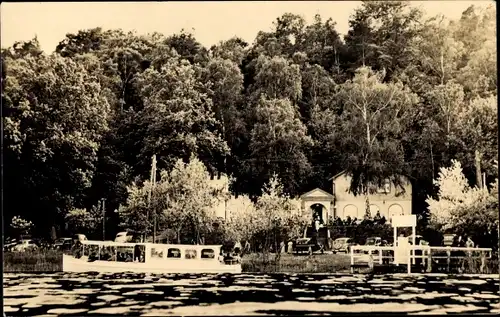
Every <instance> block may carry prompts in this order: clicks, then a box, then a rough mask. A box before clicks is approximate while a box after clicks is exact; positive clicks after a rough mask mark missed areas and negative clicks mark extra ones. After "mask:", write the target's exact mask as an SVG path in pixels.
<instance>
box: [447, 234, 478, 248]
mask: <svg viewBox="0 0 500 317" xmlns="http://www.w3.org/2000/svg"><path fill="white" fill-rule="evenodd" d="M452 246H453V247H462V248H463V247H467V248H474V247H475V243H474V241H472V239H471V237H467V236H465V237H464V238H462V236H461V235H459V236H457V237H455V239H454V241H453V244H452Z"/></svg>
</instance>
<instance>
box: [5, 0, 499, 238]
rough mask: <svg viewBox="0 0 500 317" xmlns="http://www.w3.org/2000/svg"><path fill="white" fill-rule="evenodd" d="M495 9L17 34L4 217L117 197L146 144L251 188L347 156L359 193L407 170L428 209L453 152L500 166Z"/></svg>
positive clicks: (324, 173)
mask: <svg viewBox="0 0 500 317" xmlns="http://www.w3.org/2000/svg"><path fill="white" fill-rule="evenodd" d="M339 5H340V4H339ZM495 16H496V10H495V8H494V7H491V8H488V9H486V10H479V9H478V8H475V7H470V8H469V9H467V10H466V11H465V12H463V15H462V17H461V18H460V19H459V20H457V21H447V20H446V19H445V18H444V17H440V16H437V17H434V18H431V19H427V18H424V15H423V12H421V11H420V10H419V9H417V8H415V7H414V6H412V5H410V4H409V3H407V2H374V1H369V2H364V3H363V4H362V5H361V6H360V7H359V9H358V10H356V11H355V12H353V15H352V16H351V18H350V20H349V26H350V28H349V32H348V34H347V35H346V36H345V37H342V36H341V35H340V34H339V33H338V32H337V31H336V29H335V28H336V24H335V21H332V20H331V19H328V20H326V21H325V20H324V19H322V18H321V17H320V16H319V15H317V16H315V17H314V20H313V22H312V23H311V24H307V23H306V22H305V20H304V18H303V17H301V16H298V15H294V14H284V15H283V16H281V17H279V18H277V19H276V21H274V23H273V29H272V31H270V32H263V31H262V32H259V33H258V34H257V36H256V39H255V41H254V42H253V44H249V43H246V42H245V41H243V40H241V39H239V38H232V39H229V40H226V41H222V42H220V43H218V44H217V45H214V46H212V47H210V48H205V47H203V46H202V45H201V44H200V43H199V42H197V40H196V38H195V37H194V36H193V35H192V34H189V33H187V32H184V31H182V32H181V33H179V34H174V35H170V36H166V35H162V34H158V33H155V34H148V35H138V34H135V33H126V32H123V31H122V30H103V29H101V28H95V29H89V30H81V31H79V32H78V33H76V34H67V36H66V37H65V38H64V39H62V40H61V42H60V43H59V45H58V46H57V48H56V50H55V52H54V53H52V54H46V53H44V52H42V51H41V49H40V46H39V43H38V41H37V39H36V38H35V39H33V40H31V41H29V42H19V43H16V44H14V45H13V46H12V47H10V48H6V49H3V50H2V66H3V67H2V103H3V124H4V151H3V155H4V174H3V175H4V207H5V208H4V219H5V220H6V222H8V221H10V219H11V218H12V217H13V216H14V215H20V216H21V217H23V218H25V219H28V220H31V221H32V222H33V223H34V224H35V228H36V231H37V232H38V234H42V235H48V234H49V233H50V232H51V228H52V227H53V226H54V227H55V228H57V230H58V232H63V231H64V230H65V229H64V228H65V221H64V219H65V218H64V216H65V215H66V213H67V212H68V211H69V210H71V209H72V208H87V209H91V208H92V207H93V206H94V207H95V206H97V205H98V203H99V201H100V200H101V199H102V198H106V209H107V210H110V211H111V210H115V209H118V207H119V206H120V204H123V203H124V202H125V201H126V198H127V190H126V186H128V185H130V184H131V183H132V182H134V181H136V182H141V181H143V180H147V179H149V173H150V168H151V165H150V164H151V157H152V155H153V154H156V155H157V157H158V170H161V169H171V168H172V167H173V164H174V163H175V161H176V160H177V159H179V158H182V159H185V160H187V159H189V158H190V157H191V155H193V154H194V155H196V156H197V157H199V158H200V160H201V161H202V162H203V163H205V165H206V166H207V168H208V169H209V170H210V171H211V173H213V174H217V173H220V172H224V173H227V174H229V175H232V176H233V177H234V178H235V181H234V183H233V184H232V185H231V186H232V188H231V191H232V192H233V193H235V194H249V195H250V196H251V197H255V196H258V195H260V190H261V188H262V186H263V184H264V183H266V182H267V181H268V180H269V179H270V177H271V175H272V174H273V173H277V174H278V176H279V177H280V179H281V180H282V182H283V185H284V190H285V192H286V193H288V194H290V195H292V196H298V195H300V194H302V193H304V192H305V191H308V190H311V189H312V188H314V187H321V188H323V189H325V190H327V191H331V185H330V183H329V178H330V177H331V176H333V175H335V174H336V173H338V172H340V171H342V170H347V171H348V172H349V173H350V174H351V175H353V184H352V190H353V191H354V192H356V193H357V192H360V191H362V189H363V188H364V186H362V185H363V184H366V182H379V181H381V180H383V179H384V178H387V177H391V178H393V179H394V180H395V181H397V178H396V177H395V175H399V174H402V175H407V176H408V177H409V178H410V180H411V181H412V184H413V200H414V206H413V210H414V212H415V213H418V214H421V215H423V216H424V218H423V219H425V213H426V203H425V199H426V198H427V197H428V196H433V195H435V194H436V189H435V187H434V186H433V179H435V178H436V177H437V173H438V172H439V168H440V167H443V166H448V165H450V161H451V160H452V159H457V160H459V161H460V162H461V163H462V166H463V167H464V172H465V174H466V176H467V177H468V178H469V181H470V182H471V184H472V185H480V184H481V182H480V180H481V179H482V174H483V173H485V174H486V177H487V180H488V182H489V181H491V180H493V179H495V178H496V177H497V176H496V173H497V172H496V170H495V169H494V165H495V164H494V159H496V157H497V155H498V151H497V146H498V145H497V132H498V126H497V115H496V111H497V110H496V104H497V102H496V87H497V77H496V76H497V75H496V25H495ZM488 182H487V183H488ZM110 217H114V216H113V213H112V212H111V216H110ZM6 229H8V228H7V227H6ZM110 230H111V229H110Z"/></svg>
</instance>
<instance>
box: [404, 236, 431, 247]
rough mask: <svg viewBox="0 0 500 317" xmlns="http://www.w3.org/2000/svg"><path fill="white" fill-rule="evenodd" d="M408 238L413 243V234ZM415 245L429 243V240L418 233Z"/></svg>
mask: <svg viewBox="0 0 500 317" xmlns="http://www.w3.org/2000/svg"><path fill="white" fill-rule="evenodd" d="M407 238H408V242H409V243H410V244H413V240H412V237H411V235H410V236H408V237H407ZM415 245H429V242H427V241H426V240H425V239H424V237H423V236H421V235H416V236H415Z"/></svg>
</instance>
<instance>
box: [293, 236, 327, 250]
mask: <svg viewBox="0 0 500 317" xmlns="http://www.w3.org/2000/svg"><path fill="white" fill-rule="evenodd" d="M316 251H320V252H321V253H324V246H323V244H322V243H321V242H319V241H318V239H315V238H313V237H306V238H299V239H297V240H295V245H294V247H293V252H294V253H295V254H298V253H302V252H307V253H308V254H313V252H316Z"/></svg>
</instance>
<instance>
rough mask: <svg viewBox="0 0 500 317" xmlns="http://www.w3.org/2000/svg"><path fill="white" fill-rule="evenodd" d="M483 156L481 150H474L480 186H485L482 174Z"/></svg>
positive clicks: (478, 185)
mask: <svg viewBox="0 0 500 317" xmlns="http://www.w3.org/2000/svg"><path fill="white" fill-rule="evenodd" d="M481 157H482V154H481V152H479V150H475V151H474V166H475V167H476V185H477V187H478V188H483V180H482V175H481Z"/></svg>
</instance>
